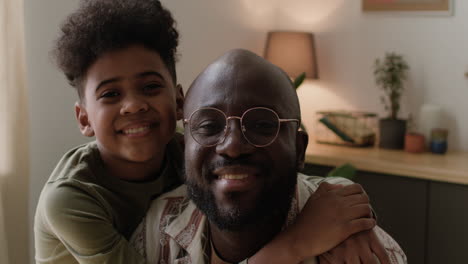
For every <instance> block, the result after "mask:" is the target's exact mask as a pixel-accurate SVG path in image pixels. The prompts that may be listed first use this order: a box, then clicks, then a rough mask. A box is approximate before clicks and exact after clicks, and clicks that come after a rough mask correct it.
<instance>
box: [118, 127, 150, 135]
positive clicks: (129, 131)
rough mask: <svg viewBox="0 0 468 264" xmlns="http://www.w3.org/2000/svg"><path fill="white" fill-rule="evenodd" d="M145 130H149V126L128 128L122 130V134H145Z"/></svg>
mask: <svg viewBox="0 0 468 264" xmlns="http://www.w3.org/2000/svg"><path fill="white" fill-rule="evenodd" d="M147 130H149V126H144V127H137V128H129V129H126V130H124V131H123V132H124V134H126V135H131V134H137V133H141V132H145V131H147Z"/></svg>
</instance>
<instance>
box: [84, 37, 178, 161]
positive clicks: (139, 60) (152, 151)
mask: <svg viewBox="0 0 468 264" xmlns="http://www.w3.org/2000/svg"><path fill="white" fill-rule="evenodd" d="M83 91H84V97H83V99H82V102H80V103H77V104H76V107H75V108H76V109H75V111H76V116H77V119H78V122H79V125H80V130H81V132H82V134H83V135H85V136H89V137H91V136H96V140H97V143H98V147H99V151H100V153H101V156H102V158H103V160H104V161H105V162H106V163H111V164H108V165H110V166H112V163H114V162H124V163H125V162H132V163H133V162H136V163H148V164H153V163H152V162H154V164H160V162H161V160H162V158H163V156H164V150H165V147H166V145H167V143H168V142H169V141H170V140H171V138H172V137H173V135H174V131H175V126H176V120H178V119H180V118H181V117H182V104H183V94H182V88H181V87H180V86H177V87H174V83H173V81H172V76H171V74H170V73H169V71H168V69H167V67H166V65H165V64H164V62H163V61H162V59H161V57H160V56H159V54H158V53H157V52H155V51H152V50H149V49H146V48H145V47H143V46H141V45H132V46H129V47H127V48H123V49H119V50H116V51H111V52H107V53H105V54H103V55H102V56H101V57H99V58H98V60H97V61H96V62H95V63H94V64H93V65H91V66H90V68H89V69H88V71H87V74H86V79H85V82H84V87H83Z"/></svg>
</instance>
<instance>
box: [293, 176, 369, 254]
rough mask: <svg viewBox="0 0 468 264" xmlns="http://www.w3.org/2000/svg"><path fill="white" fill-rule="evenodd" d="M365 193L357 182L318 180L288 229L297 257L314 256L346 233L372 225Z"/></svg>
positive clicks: (335, 243) (347, 234)
mask: <svg viewBox="0 0 468 264" xmlns="http://www.w3.org/2000/svg"><path fill="white" fill-rule="evenodd" d="M371 214H372V212H371V208H370V205H369V197H368V196H367V194H366V193H365V192H364V190H363V189H362V187H361V186H360V185H359V184H351V185H348V186H345V187H342V186H341V185H332V184H329V183H326V182H324V183H322V184H321V185H320V186H319V188H318V189H317V191H316V192H315V193H314V194H313V195H312V196H311V197H310V198H309V200H308V201H307V203H306V205H305V207H304V209H303V210H302V212H301V214H300V215H299V216H298V218H297V220H296V222H295V223H294V224H293V225H292V226H291V227H290V228H289V229H288V230H287V231H288V232H291V237H292V238H293V239H292V240H291V243H292V247H293V251H295V253H296V254H297V255H296V256H298V257H299V258H300V259H301V260H304V259H307V258H309V257H313V256H318V255H320V254H322V253H324V252H326V251H328V250H330V249H332V248H334V247H336V246H337V245H338V244H339V243H341V242H343V241H344V240H345V239H346V238H348V237H349V236H350V235H352V234H355V233H358V232H361V231H364V230H369V229H372V228H373V227H374V226H375V220H374V219H372V218H371V217H370V216H371Z"/></svg>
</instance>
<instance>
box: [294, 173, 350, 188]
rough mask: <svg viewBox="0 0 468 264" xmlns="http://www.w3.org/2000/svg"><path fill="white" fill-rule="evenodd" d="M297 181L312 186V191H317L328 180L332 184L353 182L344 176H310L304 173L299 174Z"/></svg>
mask: <svg viewBox="0 0 468 264" xmlns="http://www.w3.org/2000/svg"><path fill="white" fill-rule="evenodd" d="M297 181H298V184H299V185H305V186H307V187H308V188H310V189H311V190H312V191H315V190H316V189H317V188H318V186H319V185H320V184H321V183H323V182H327V183H330V184H341V185H350V184H353V181H351V180H349V179H346V178H343V177H321V176H309V175H305V174H302V173H300V172H299V173H298V174H297Z"/></svg>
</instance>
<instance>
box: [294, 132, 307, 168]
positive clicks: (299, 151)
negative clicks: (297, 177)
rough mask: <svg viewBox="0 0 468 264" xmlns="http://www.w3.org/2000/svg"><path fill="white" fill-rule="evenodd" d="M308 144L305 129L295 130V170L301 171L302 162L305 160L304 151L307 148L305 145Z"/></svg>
mask: <svg viewBox="0 0 468 264" xmlns="http://www.w3.org/2000/svg"><path fill="white" fill-rule="evenodd" d="M308 144H309V134H307V132H306V131H302V130H301V131H297V134H296V158H297V160H296V162H297V170H298V171H301V170H302V169H304V162H305V155H306V154H305V152H306V149H307V145H308Z"/></svg>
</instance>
